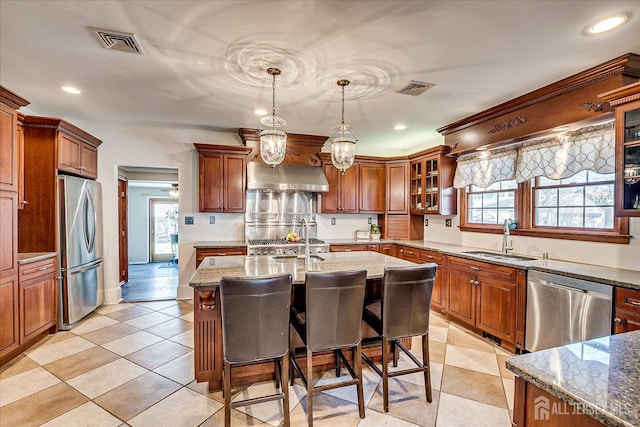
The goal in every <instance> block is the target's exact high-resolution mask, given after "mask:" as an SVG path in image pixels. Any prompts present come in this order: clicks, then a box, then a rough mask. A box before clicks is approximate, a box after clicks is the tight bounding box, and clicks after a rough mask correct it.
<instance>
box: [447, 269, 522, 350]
mask: <svg viewBox="0 0 640 427" xmlns="http://www.w3.org/2000/svg"><path fill="white" fill-rule="evenodd" d="M520 276H522V275H520V274H519V272H518V269H516V268H511V267H504V266H500V265H494V264H489V263H484V262H479V261H472V260H468V259H464V258H457V257H447V268H446V279H445V283H447V285H448V287H447V304H446V306H447V307H446V313H447V315H448V316H450V317H453V318H455V319H457V320H459V321H461V322H463V323H465V324H467V325H468V326H471V327H472V328H477V329H479V330H480V331H482V332H486V333H487V334H490V335H492V336H493V337H495V338H498V339H499V340H501V345H502V346H503V347H505V348H506V349H507V350H509V351H512V352H514V351H515V349H516V347H520V346H521V344H520V345H517V341H519V340H517V339H516V323H517V322H516V319H517V318H518V316H524V312H523V313H520V311H521V309H520V305H521V304H518V301H519V298H518V297H519V296H521V292H524V290H520V289H519V288H520V287H521V286H524V281H523V280H519V277H520ZM519 290H520V291H521V292H520V293H519Z"/></svg>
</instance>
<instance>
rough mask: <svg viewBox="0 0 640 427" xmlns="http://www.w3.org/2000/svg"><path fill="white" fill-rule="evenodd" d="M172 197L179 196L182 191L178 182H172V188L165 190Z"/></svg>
mask: <svg viewBox="0 0 640 427" xmlns="http://www.w3.org/2000/svg"><path fill="white" fill-rule="evenodd" d="M165 191H166V192H167V193H169V195H170V196H171V197H178V195H179V194H180V191H179V190H178V184H171V188H170V189H169V190H165Z"/></svg>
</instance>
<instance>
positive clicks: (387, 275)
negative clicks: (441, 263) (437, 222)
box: [362, 263, 438, 412]
mask: <svg viewBox="0 0 640 427" xmlns="http://www.w3.org/2000/svg"><path fill="white" fill-rule="evenodd" d="M437 268H438V265H437V264H433V263H431V264H422V265H416V266H409V267H387V268H386V269H385V272H384V277H383V279H382V300H379V301H375V302H372V303H370V304H367V305H365V307H364V312H363V319H364V321H365V322H366V323H367V324H368V325H369V326H371V327H372V328H373V330H374V331H376V332H377V333H378V335H380V337H381V338H382V371H381V370H380V369H379V368H378V367H377V366H376V365H375V364H374V363H373V362H372V361H371V360H370V359H369V358H368V357H367V356H366V355H365V354H363V355H362V358H363V359H364V360H365V362H367V364H369V366H371V369H373V370H374V371H375V372H376V373H377V374H378V375H380V376H381V377H382V391H383V401H384V402H383V406H384V411H385V412H389V378H391V377H396V376H399V375H407V374H413V373H416V372H423V373H424V382H425V385H424V386H425V391H426V394H427V402H431V400H432V396H431V369H430V367H429V311H430V307H429V306H430V304H431V293H432V291H433V284H434V282H435V278H436V270H437ZM415 336H422V362H420V361H419V360H418V359H417V358H416V357H415V356H414V355H413V354H411V352H410V351H409V350H407V349H406V347H405V346H404V345H402V343H401V342H400V341H399V339H400V338H408V337H415ZM387 343H391V352H392V354H393V365H394V366H397V363H398V348H400V349H401V350H402V351H404V352H405V353H406V354H407V356H409V358H410V359H411V360H412V361H413V362H414V363H415V364H416V365H417V367H416V368H409V369H404V370H401V371H394V372H389V351H388V349H387Z"/></svg>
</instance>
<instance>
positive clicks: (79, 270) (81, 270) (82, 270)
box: [68, 260, 102, 274]
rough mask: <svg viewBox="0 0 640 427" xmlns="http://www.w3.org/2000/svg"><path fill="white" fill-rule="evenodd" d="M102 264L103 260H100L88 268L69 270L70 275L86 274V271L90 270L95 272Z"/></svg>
mask: <svg viewBox="0 0 640 427" xmlns="http://www.w3.org/2000/svg"><path fill="white" fill-rule="evenodd" d="M100 264H102V260H98V261H95V262H92V263H91V264H89V265H88V266H86V267H84V268H79V269H77V270H76V269H74V270H68V273H69V274H80V273H84V272H86V271H89V270H93V269H94V268H96V267H99V266H100Z"/></svg>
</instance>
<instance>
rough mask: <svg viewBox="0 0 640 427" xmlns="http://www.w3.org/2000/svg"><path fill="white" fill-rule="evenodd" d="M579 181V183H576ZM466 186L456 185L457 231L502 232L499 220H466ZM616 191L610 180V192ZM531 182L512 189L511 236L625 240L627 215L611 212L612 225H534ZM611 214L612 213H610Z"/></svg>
mask: <svg viewBox="0 0 640 427" xmlns="http://www.w3.org/2000/svg"><path fill="white" fill-rule="evenodd" d="M580 185H582V184H580ZM467 188H468V187H465V188H461V189H460V227H459V228H460V231H470V232H476V233H491V234H502V228H503V225H502V224H481V223H475V222H474V223H470V222H469V221H468V218H467V217H468V215H469V203H468V195H469V191H467ZM615 191H616V188H615V184H614V193H615ZM534 204H535V200H534V186H533V185H532V184H531V182H530V181H527V182H523V183H519V184H518V187H517V188H516V190H515V200H514V205H515V206H514V209H515V216H516V218H515V220H517V221H518V228H516V229H515V230H510V234H512V235H514V236H528V237H541V238H546V239H563V240H579V241H588V242H602V243H618V244H628V243H629V239H630V236H629V218H627V217H618V216H614V219H613V229H612V230H601V229H593V228H573V227H570V228H567V227H562V228H561V227H541V226H535V225H534V217H533V215H534ZM614 215H615V213H614Z"/></svg>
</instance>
